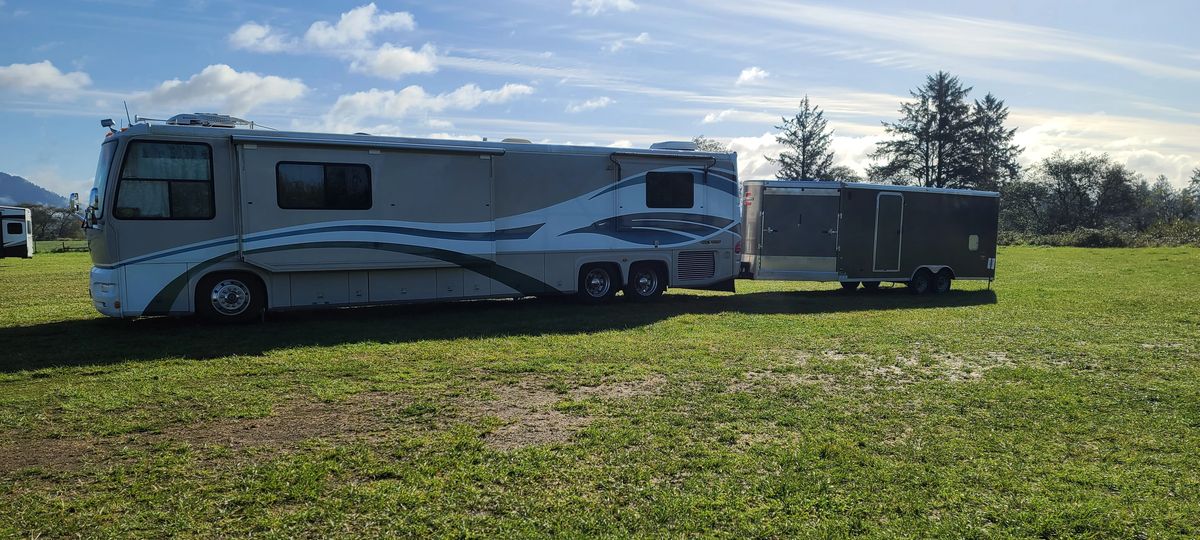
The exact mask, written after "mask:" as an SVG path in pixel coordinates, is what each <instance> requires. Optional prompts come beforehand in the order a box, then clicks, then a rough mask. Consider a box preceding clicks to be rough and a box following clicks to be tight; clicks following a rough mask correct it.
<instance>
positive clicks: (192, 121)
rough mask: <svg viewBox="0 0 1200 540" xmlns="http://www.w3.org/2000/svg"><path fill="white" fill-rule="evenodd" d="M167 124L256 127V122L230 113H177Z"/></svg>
mask: <svg viewBox="0 0 1200 540" xmlns="http://www.w3.org/2000/svg"><path fill="white" fill-rule="evenodd" d="M167 124H168V125H172V126H205V127H219V128H232V127H237V126H250V127H251V128H253V127H254V122H250V121H248V120H242V119H241V118H236V117H233V116H229V115H228V114H216V113H191V114H177V115H175V116H172V117H170V118H168V119H167Z"/></svg>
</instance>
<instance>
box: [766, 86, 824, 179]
mask: <svg viewBox="0 0 1200 540" xmlns="http://www.w3.org/2000/svg"><path fill="white" fill-rule="evenodd" d="M775 129H778V130H780V131H781V132H780V134H779V135H777V136H776V137H775V140H776V141H777V142H779V143H780V144H782V145H784V146H785V147H786V149H785V150H784V151H783V152H781V153H780V154H779V157H777V158H767V159H768V160H769V161H770V162H771V163H775V164H777V165H779V172H777V173H775V177H776V178H778V179H780V180H787V179H793V180H829V179H830V178H829V177H830V174H829V173H830V169H831V168H832V167H833V151H832V150H830V149H829V144H830V142H831V141H832V140H833V132H832V131H830V130H829V126H828V123H827V122H826V121H825V113H824V111H822V110H821V108H820V107H817V106H815V105H811V104H809V101H808V96H804V99H803V100H801V101H800V111H799V112H797V113H796V116H794V117H792V118H784V119H783V125H782V126H775Z"/></svg>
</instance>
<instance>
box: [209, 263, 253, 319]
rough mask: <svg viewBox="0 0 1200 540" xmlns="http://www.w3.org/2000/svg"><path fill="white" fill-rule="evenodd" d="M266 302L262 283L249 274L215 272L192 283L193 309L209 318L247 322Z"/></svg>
mask: <svg viewBox="0 0 1200 540" xmlns="http://www.w3.org/2000/svg"><path fill="white" fill-rule="evenodd" d="M266 305H267V291H266V287H264V286H263V284H262V282H261V281H259V279H258V278H257V277H255V276H253V275H251V274H246V273H241V272H218V273H215V274H209V275H207V276H204V278H203V279H201V280H200V282H199V283H198V284H197V285H196V313H197V314H199V315H200V316H201V317H204V318H205V319H208V320H210V321H217V322H230V323H235V322H249V321H252V320H254V319H256V318H258V317H259V316H260V315H261V314H262V310H263V308H264V307H266Z"/></svg>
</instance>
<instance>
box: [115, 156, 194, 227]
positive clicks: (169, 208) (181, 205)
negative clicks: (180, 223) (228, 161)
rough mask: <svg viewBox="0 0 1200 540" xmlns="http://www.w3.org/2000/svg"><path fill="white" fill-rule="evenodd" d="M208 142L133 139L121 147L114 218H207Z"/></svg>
mask: <svg viewBox="0 0 1200 540" xmlns="http://www.w3.org/2000/svg"><path fill="white" fill-rule="evenodd" d="M214 207H215V205H214V204H213V180H212V148H210V147H209V146H208V145H207V144H203V143H165V142H143V141H134V142H133V143H130V145H129V149H128V150H127V151H126V152H125V163H124V165H122V166H121V180H120V183H119V184H117V204H116V206H115V207H114V209H113V215H114V216H116V217H118V218H120V219H212V217H213V215H214V214H215V212H214Z"/></svg>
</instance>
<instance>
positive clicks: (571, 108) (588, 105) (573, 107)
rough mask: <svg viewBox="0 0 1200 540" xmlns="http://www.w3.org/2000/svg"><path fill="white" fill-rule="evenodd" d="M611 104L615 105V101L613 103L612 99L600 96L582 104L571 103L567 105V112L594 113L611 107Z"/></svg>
mask: <svg viewBox="0 0 1200 540" xmlns="http://www.w3.org/2000/svg"><path fill="white" fill-rule="evenodd" d="M613 103H616V101H614V100H613V99H612V98H610V97H608V96H600V97H598V98H592V99H589V100H587V101H584V102H582V103H571V104H569V105H567V112H569V113H581V112H584V111H594V110H596V109H603V108H604V107H607V106H609V105H612V104H613Z"/></svg>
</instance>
